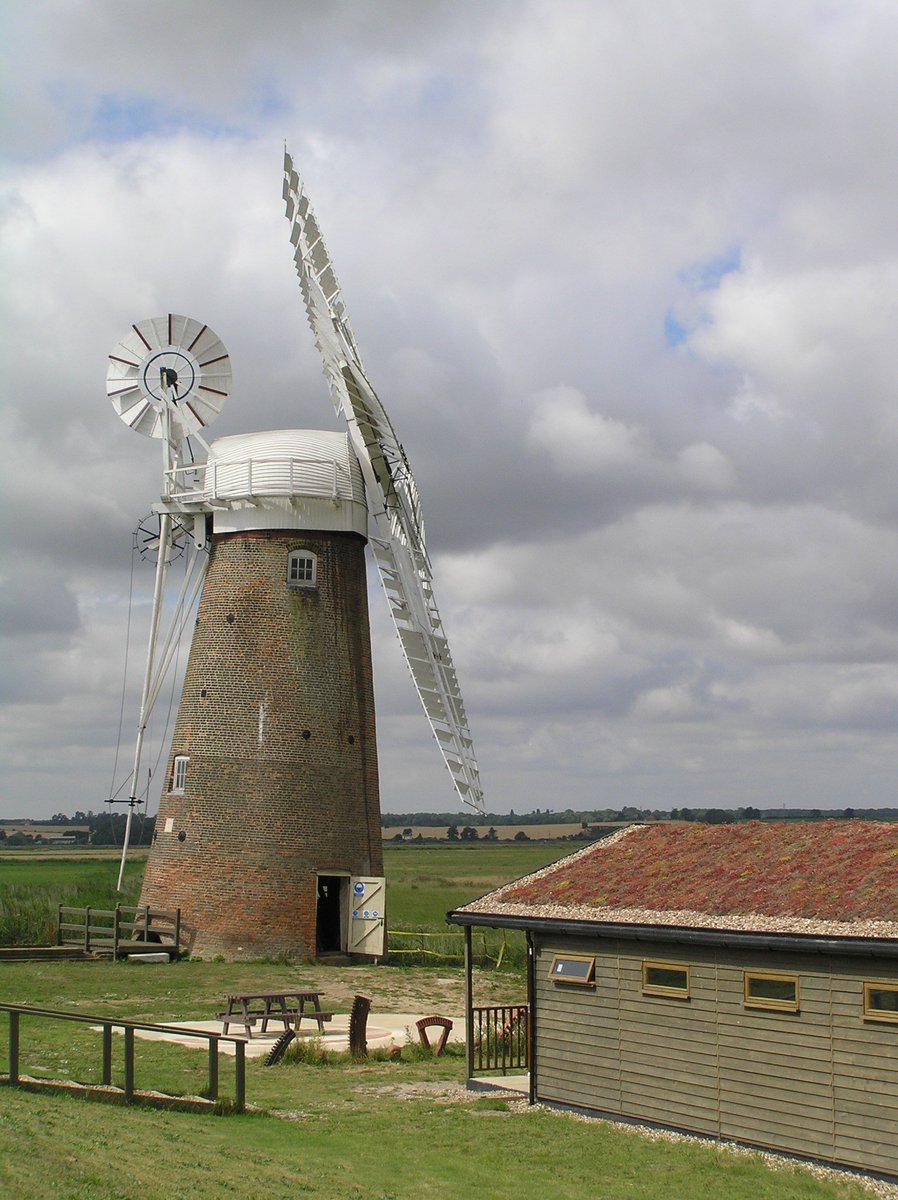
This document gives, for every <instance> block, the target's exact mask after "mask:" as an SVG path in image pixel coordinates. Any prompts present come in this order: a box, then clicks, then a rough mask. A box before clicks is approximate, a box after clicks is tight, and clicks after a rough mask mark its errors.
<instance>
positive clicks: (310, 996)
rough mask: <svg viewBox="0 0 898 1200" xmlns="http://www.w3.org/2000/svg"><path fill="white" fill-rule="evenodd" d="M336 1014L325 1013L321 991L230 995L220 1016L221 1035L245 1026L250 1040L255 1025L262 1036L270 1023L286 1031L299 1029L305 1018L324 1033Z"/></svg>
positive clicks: (285, 991)
mask: <svg viewBox="0 0 898 1200" xmlns="http://www.w3.org/2000/svg"><path fill="white" fill-rule="evenodd" d="M307 1006H308V1009H307ZM333 1015H334V1014H333V1013H329V1012H323V1011H322V1009H321V993H320V992H309V991H293V990H284V991H280V992H244V993H239V994H236V995H233V996H228V998H227V1007H226V1008H225V1010H224V1012H220V1013H219V1014H218V1016H219V1018H220V1020H221V1023H222V1030H221V1032H222V1034H226V1033H227V1032H228V1026H229V1025H242V1026H243V1028H244V1029H245V1030H246V1036H247V1038H251V1037H252V1036H253V1035H252V1027H253V1025H256V1024H258V1025H259V1026H260V1028H259V1032H260V1033H266V1032H267V1031H268V1022H269V1021H281V1022H283V1026H284V1029H291V1028H292V1029H299V1025H300V1022H301V1021H302V1019H303V1017H308V1018H309V1019H310V1020H313V1021H317V1022H318V1030H319V1032H320V1033H323V1032H324V1022H325V1021H330V1020H331V1018H332V1017H333Z"/></svg>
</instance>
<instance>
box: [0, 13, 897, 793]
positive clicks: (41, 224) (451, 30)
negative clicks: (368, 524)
mask: <svg viewBox="0 0 898 1200" xmlns="http://www.w3.org/2000/svg"><path fill="white" fill-rule="evenodd" d="M0 19H2V25H3V29H2V31H0V32H2V38H0V42H2V50H0V55H2V57H3V58H4V59H5V62H4V63H3V64H2V67H3V70H2V75H3V78H4V80H5V88H6V90H7V94H6V95H5V96H4V97H3V99H2V105H0V108H2V114H3V118H2V119H3V121H4V123H5V124H4V125H3V132H2V146H3V169H2V177H3V199H2V216H0V219H2V234H0V237H2V246H0V271H2V278H3V281H4V285H3V293H4V295H3V311H2V314H0V317H2V326H0V328H2V339H3V361H4V365H3V377H4V384H3V389H2V394H3V414H2V433H3V436H2V452H3V456H4V460H5V462H4V468H3V486H4V488H5V489H6V492H7V495H6V499H5V504H4V521H5V537H4V547H5V550H4V556H3V590H2V600H0V611H2V621H3V634H4V646H3V662H4V665H3V669H2V679H0V683H2V701H3V718H2V720H3V749H2V759H3V773H4V778H3V783H2V794H0V816H22V815H31V816H44V815H49V814H51V813H53V812H58V811H62V812H74V811H75V810H76V809H88V808H92V809H94V810H95V811H97V810H100V809H102V808H103V802H104V800H105V799H106V798H107V797H108V796H109V795H110V794H111V790H114V789H115V788H117V787H118V786H119V785H120V784H121V782H122V778H123V777H124V776H126V775H127V772H128V770H129V769H130V760H131V755H132V746H133V737H134V731H135V726H136V720H137V693H138V690H139V685H140V675H141V671H142V658H143V653H144V646H145V639H146V632H147V618H148V613H149V600H150V594H151V588H152V567H151V566H148V565H145V564H140V563H138V564H137V565H136V566H135V567H134V570H133V583H132V537H131V535H132V530H133V529H134V527H135V525H136V523H137V521H138V519H139V518H140V517H142V516H143V515H144V514H145V513H147V512H148V511H149V509H150V506H151V504H152V503H153V501H154V500H155V499H156V498H157V497H158V493H159V488H160V484H159V470H160V462H159V457H160V456H159V446H158V443H154V442H151V441H149V440H148V439H146V438H143V437H141V436H140V435H138V434H135V433H133V432H131V431H129V430H128V429H126V428H125V427H124V425H123V424H122V423H121V422H120V421H119V420H118V419H117V418H116V416H115V414H114V412H113V411H112V407H111V405H110V404H109V402H108V400H107V399H106V395H105V372H106V357H107V355H108V354H109V352H110V351H111V350H112V348H113V347H114V345H115V343H116V342H117V341H118V340H119V338H120V337H121V336H122V335H123V334H124V333H125V332H126V331H127V329H128V328H129V326H130V324H131V323H132V322H133V321H136V320H140V319H142V318H144V317H151V316H157V315H160V314H164V313H166V312H176V313H185V314H187V315H189V316H192V317H196V318H198V319H200V320H202V321H203V322H206V323H208V324H209V325H210V326H211V327H212V328H213V329H214V330H215V331H216V332H217V333H218V335H219V336H220V337H221V338H222V339H223V341H224V342H225V344H226V346H227V347H228V349H229V351H230V354H231V359H232V363H233V367H234V377H235V378H234V391H233V393H232V396H231V398H230V400H229V402H228V405H227V407H226V409H225V411H224V412H223V413H222V415H221V417H220V418H219V421H218V423H217V424H216V426H215V428H214V430H213V432H214V433H215V434H216V435H219V434H230V433H240V432H247V431H251V430H259V429H277V428H290V427H294V428H295V427H299V428H303V427H325V428H338V425H337V423H336V418H335V417H334V415H333V409H332V406H331V401H330V398H329V395H328V392H327V388H326V385H325V383H324V379H323V376H322V373H321V366H320V362H319V360H318V357H317V352H316V351H315V347H314V343H313V339H312V336H311V333H310V332H309V330H308V327H307V325H306V319H305V312H304V309H303V306H302V302H301V297H300V294H299V289H298V285H297V282H296V278H295V274H294V271H293V263H292V248H291V246H290V243H289V225H288V222H287V221H286V219H285V217H284V214H283V204H282V200H281V162H282V155H283V145H284V141H285V140H286V141H287V143H288V145H289V148H290V150H291V153H292V154H293V157H294V159H295V160H296V163H297V166H298V167H299V169H300V171H301V173H302V174H303V176H304V178H305V181H306V184H307V187H308V190H309V192H310V194H311V197H312V202H313V205H314V207H315V210H316V213H317V215H318V217H319V219H320V222H321V225H322V228H323V231H324V235H325V238H326V240H327V243H328V247H329V249H330V251H331V254H332V256H333V258H334V261H335V264H336V268H337V271H338V274H339V277H340V281H341V284H342V287H343V293H344V297H345V299H346V302H347V306H348V311H349V314H350V319H351V322H352V325H353V328H354V330H355V334H356V337H357V340H358V343H359V346H360V350H361V354H362V358H363V360H364V362H365V365H366V368H367V371H368V374H369V376H370V378H371V381H372V383H373V384H374V386H375V388H376V389H377V391H378V393H379V394H380V396H381V399H382V400H383V401H384V403H385V405H386V407H387V410H388V412H389V413H390V415H391V417H392V420H393V423H394V426H395V427H396V430H397V433H398V435H399V437H400V438H401V440H402V441H403V443H404V445H405V448H406V451H407V453H408V456H409V459H410V461H411V464H412V468H413V470H414V472H415V475H416V478H417V481H418V485H419V489H420V491H421V494H422V503H423V508H424V516H425V522H426V526H427V531H428V546H429V549H430V552H431V556H432V559H433V564H434V572H435V577H436V594H437V600H438V602H439V605H440V608H441V611H442V615H443V619H444V623H445V626H446V629H447V631H448V633H449V637H450V642H451V645H452V648H453V655H454V658H455V663H456V667H457V669H458V674H459V679H460V682H461V686H462V690H463V692H464V695H465V701H466V705H467V711H468V717H469V722H470V725H471V729H472V732H473V735H474V741H475V748H476V752H477V756H478V759H479V762H480V767H481V774H482V782H483V786H484V792H485V798H486V805H487V808H488V810H490V811H493V812H505V811H508V810H509V809H512V808H513V809H515V810H516V811H517V812H522V811H529V810H531V809H533V808H537V807H538V808H549V809H555V810H560V809H564V808H566V807H568V806H571V807H574V808H594V807H597V808H605V807H615V808H616V807H622V806H624V805H629V804H633V805H637V806H646V807H651V808H662V809H668V808H671V807H680V806H683V805H692V806H719V807H735V806H738V805H746V804H752V805H756V806H759V807H775V806H779V805H790V806H791V805H803V806H809V807H811V806H816V807H819V808H823V809H825V808H831V807H838V808H841V807H844V806H845V805H846V804H850V805H852V806H854V807H863V806H869V805H892V804H895V803H896V795H895V785H894V779H895V770H896V754H895V750H896V739H895V725H896V716H898V673H896V659H898V576H896V563H898V534H896V528H898V470H896V466H898V389H896V369H895V360H896V345H898V336H896V334H898V219H896V211H898V206H896V199H898V139H896V137H895V128H896V115H898V71H896V69H895V48H896V46H898V6H896V5H895V4H894V3H893V0H788V3H785V4H784V3H783V2H782V0H775V2H770V3H768V2H766V0H476V2H475V0H446V2H442V0H342V2H341V0H330V3H327V4H322V3H320V2H318V0H316V2H314V3H313V2H310V0H289V2H288V0H254V2H253V3H251V4H250V3H243V2H240V0H153V3H147V2H146V0H80V2H79V0H32V2H31V3H28V4H6V5H4V6H3V11H2V18H0ZM129 595H131V597H132V598H131V600H130V602H129ZM371 603H372V624H373V636H374V643H375V645H374V649H375V669H376V678H375V684H376V690H377V698H378V726H379V745H380V761H381V798H382V806H383V808H384V810H385V811H406V810H415V809H426V810H457V809H458V807H459V805H458V801H457V798H456V796H455V793H454V791H453V789H452V785H451V780H450V777H449V775H448V772H447V771H446V770H445V768H444V767H443V765H442V762H441V760H440V758H439V755H438V752H437V749H436V746H435V745H434V743H433V740H432V736H431V734H430V731H429V727H428V725H427V722H426V719H425V717H424V715H423V711H422V710H421V709H420V706H419V703H418V700H417V697H416V695H415V693H414V690H413V687H412V684H411V680H410V678H409V676H408V673H407V670H406V667H405V664H404V662H403V660H402V657H401V653H400V648H399V644H398V642H397V640H396V638H395V635H394V633H393V631H392V627H391V625H390V623H389V617H388V611H387V606H386V603H385V601H384V599H383V597H382V595H381V594H380V592H379V585H378V584H377V583H376V581H375V580H374V579H373V577H372V598H371ZM129 614H130V618H129ZM129 645H130V650H129V651H128V653H127V655H126V648H127V647H128V646H129ZM184 654H185V655H186V649H185V651H184ZM126 657H127V664H128V674H127V685H126V687H125V704H124V715H123V717H122V718H121V724H122V732H121V746H122V748H121V750H120V751H119V752H118V757H117V752H116V746H117V744H118V742H119V726H120V713H121V707H122V695H123V675H124V669H125V662H126ZM182 660H183V659H182ZM176 704H177V700H176V698H175V699H174V705H175V708H176ZM167 718H169V698H168V695H166V696H165V697H164V698H163V700H161V701H160V704H159V712H158V720H157V721H156V723H155V725H154V732H153V736H152V738H151V742H152V745H151V749H150V753H149V756H148V759H149V764H150V765H153V764H154V763H155V762H156V760H157V757H158V755H159V754H160V753H161V752H163V751H164V741H165V734H166V719H167ZM172 722H173V713H172V715H171V717H170V718H169V723H168V727H167V728H168V733H169V735H170V732H171V723H172ZM160 777H161V776H160ZM125 792H127V789H125ZM157 801H158V786H156V785H155V784H154V785H152V787H151V792H150V806H149V807H150V811H151V812H152V811H155V808H156V805H157Z"/></svg>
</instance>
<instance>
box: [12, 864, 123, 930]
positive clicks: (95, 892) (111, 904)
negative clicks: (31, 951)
mask: <svg viewBox="0 0 898 1200" xmlns="http://www.w3.org/2000/svg"><path fill="white" fill-rule="evenodd" d="M143 867H144V864H143V863H131V864H129V866H128V868H127V870H126V873H125V880H124V884H125V886H124V891H123V892H117V891H116V887H115V885H116V880H117V875H118V866H117V864H115V863H113V862H111V861H110V862H106V863H103V862H96V861H93V860H84V861H79V860H76V859H72V860H68V859H67V860H65V861H59V860H56V861H54V860H52V859H50V860H47V859H35V860H33V861H29V860H20V859H5V858H2V859H0V945H2V946H50V945H53V944H54V943H55V941H56V925H57V910H58V906H59V905H60V904H63V905H66V906H68V907H71V908H86V907H87V906H88V905H90V906H91V907H93V908H106V909H112V908H115V906H116V904H135V903H136V897H137V894H138V892H139V891H140V882H141V879H142V878H143Z"/></svg>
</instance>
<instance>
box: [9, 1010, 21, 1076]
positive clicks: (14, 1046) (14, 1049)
mask: <svg viewBox="0 0 898 1200" xmlns="http://www.w3.org/2000/svg"><path fill="white" fill-rule="evenodd" d="M9 1082H10V1083H18V1082H19V1014H18V1013H17V1012H12V1011H11V1010H10V1014H9Z"/></svg>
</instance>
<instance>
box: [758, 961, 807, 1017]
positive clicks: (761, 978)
mask: <svg viewBox="0 0 898 1200" xmlns="http://www.w3.org/2000/svg"><path fill="white" fill-rule="evenodd" d="M745 1004H746V1007H747V1008H769V1009H775V1010H777V1011H779V1012H798V1004H799V989H798V976H797V975H780V974H778V973H776V972H774V971H746V972H745Z"/></svg>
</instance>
